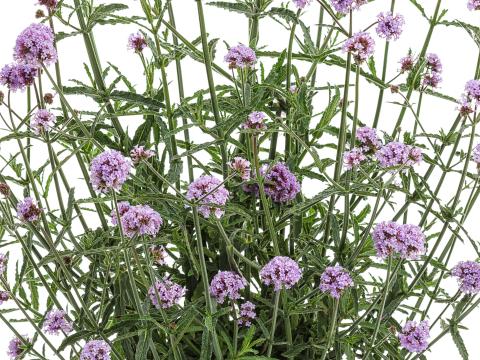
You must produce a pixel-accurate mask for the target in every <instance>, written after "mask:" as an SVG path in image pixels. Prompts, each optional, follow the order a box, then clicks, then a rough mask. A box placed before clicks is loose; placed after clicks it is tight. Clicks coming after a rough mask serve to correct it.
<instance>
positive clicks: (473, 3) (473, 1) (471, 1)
mask: <svg viewBox="0 0 480 360" xmlns="http://www.w3.org/2000/svg"><path fill="white" fill-rule="evenodd" d="M467 7H468V10H470V11H473V10H480V0H468V3H467Z"/></svg>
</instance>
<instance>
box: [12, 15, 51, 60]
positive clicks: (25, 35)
mask: <svg viewBox="0 0 480 360" xmlns="http://www.w3.org/2000/svg"><path fill="white" fill-rule="evenodd" d="M54 43H55V38H54V35H53V31H52V29H50V27H48V26H46V25H44V24H32V25H30V26H29V27H27V28H26V29H25V30H23V31H22V32H21V33H20V35H19V36H18V37H17V41H16V44H15V50H14V58H15V60H17V61H18V62H21V63H24V64H32V65H36V66H40V65H42V64H44V65H50V64H53V63H55V62H57V50H56V49H55V46H54Z"/></svg>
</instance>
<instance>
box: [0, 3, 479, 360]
mask: <svg viewBox="0 0 480 360" xmlns="http://www.w3.org/2000/svg"><path fill="white" fill-rule="evenodd" d="M105 2H108V1H105ZM118 2H122V1H118ZM419 2H421V3H422V4H423V6H424V7H425V8H426V11H427V14H429V15H431V14H432V13H433V6H434V5H435V3H436V2H435V1H433V0H426V1H419ZM34 3H35V1H34V0H16V1H9V2H8V6H6V5H5V4H4V6H3V8H2V11H0V29H1V33H2V41H1V42H0V65H3V64H6V63H9V62H11V61H12V60H11V54H12V48H13V46H14V42H15V38H16V36H17V34H18V33H19V32H20V31H21V30H23V29H24V28H25V27H26V26H28V25H29V24H30V23H32V22H35V21H36V20H35V18H34V14H35V10H36V9H37V7H35V6H34ZM123 3H126V4H129V5H131V6H132V8H134V9H135V11H136V12H138V6H139V5H138V2H135V1H127V0H124V1H123ZM274 3H275V4H276V5H277V6H279V5H280V3H281V1H279V0H278V1H277V0H275V1H274ZM173 4H174V7H175V12H176V16H177V18H176V21H177V27H178V29H179V31H180V32H181V33H182V34H183V35H184V36H185V37H187V38H188V39H190V40H192V39H194V38H196V37H197V36H198V35H199V28H198V21H197V17H196V5H195V2H194V1H192V0H190V1H189V0H174V1H173ZM389 6H390V1H388V0H377V1H375V2H374V3H373V4H369V5H368V6H365V7H364V8H362V10H361V11H360V12H356V13H355V21H354V29H355V30H360V29H362V28H364V27H366V26H368V25H369V24H371V23H372V22H373V21H374V19H375V15H376V14H377V13H378V12H380V11H386V10H388V8H389ZM443 8H448V13H447V16H446V18H447V19H449V20H453V19H457V18H458V19H462V20H463V21H465V22H469V23H472V24H478V22H479V19H480V12H477V13H472V12H469V11H468V10H467V8H466V0H444V1H443ZM397 9H398V11H399V12H400V13H402V14H404V15H405V18H406V27H405V31H404V34H403V35H402V37H401V38H400V40H399V41H397V42H393V43H392V45H391V47H390V49H391V50H390V59H391V60H390V62H389V64H390V67H389V73H388V74H389V75H387V78H391V77H393V76H394V75H395V73H396V70H397V68H398V66H397V61H398V59H400V58H401V57H402V56H404V55H405V54H406V52H407V51H408V49H409V48H411V49H413V51H414V52H416V53H418V52H419V51H420V48H421V46H422V44H423V41H424V38H425V35H426V32H427V27H428V24H427V22H426V20H425V19H423V18H422V17H421V16H420V15H419V13H418V11H417V10H416V9H415V8H414V7H413V6H412V4H411V3H410V2H409V1H407V0H400V1H399V0H397ZM205 12H206V16H207V27H208V31H209V33H210V36H211V37H212V38H213V37H218V38H221V40H225V41H226V42H227V43H229V44H236V43H238V42H243V43H248V32H247V22H246V20H245V19H244V18H243V17H241V16H240V15H238V14H233V13H227V12H225V11H223V10H218V9H215V8H211V7H207V6H206V7H205ZM317 14H318V4H316V3H314V4H312V6H310V7H309V8H308V9H306V13H305V14H304V15H303V17H302V19H303V21H304V22H305V23H306V24H307V25H309V26H311V27H312V33H314V32H315V31H316V29H315V23H316V18H317ZM344 22H345V20H344ZM57 26H58V25H57ZM345 26H346V23H345ZM372 30H373V29H372ZM136 31H137V29H136V28H135V27H134V26H126V25H121V26H116V27H115V28H112V27H108V26H105V27H97V28H95V39H96V42H97V47H98V49H99V53H100V57H101V61H102V64H103V65H105V64H106V63H107V61H108V62H112V63H114V64H116V65H117V66H118V67H119V68H120V69H121V71H122V72H123V73H124V74H125V75H127V77H128V78H129V79H130V80H131V81H132V83H133V84H134V85H137V89H138V91H139V92H141V91H142V89H143V77H142V68H141V64H140V62H139V60H138V58H137V57H136V56H135V55H134V54H132V53H131V52H128V51H127V49H126V41H127V38H128V35H129V34H130V33H132V32H136ZM260 33H261V35H260V43H259V46H261V47H265V48H266V49H269V50H280V51H281V50H283V49H284V48H285V47H286V46H287V42H288V33H287V32H286V31H285V30H283V29H282V28H281V27H279V26H278V25H277V24H275V23H274V22H273V21H271V20H270V19H262V22H261V27H260ZM298 34H299V35H301V33H300V32H299V33H298ZM374 37H375V40H376V43H377V54H376V57H375V60H376V63H377V71H378V72H380V69H381V64H382V55H383V46H384V41H383V40H381V39H379V38H378V37H377V36H374ZM59 47H60V51H59V53H60V59H61V66H62V74H63V78H64V81H65V82H67V80H68V79H80V80H83V81H87V79H86V76H85V73H84V72H83V65H82V64H83V62H88V59H87V56H86V53H85V51H84V47H83V41H82V39H81V37H76V38H70V39H68V40H65V41H62V42H60V44H59ZM429 51H431V52H435V53H437V54H438V55H439V56H440V58H441V60H442V62H443V65H444V73H443V78H444V81H443V83H442V87H441V91H442V92H444V93H446V94H448V95H450V96H453V97H455V98H458V97H459V95H460V94H461V92H462V90H463V86H464V84H465V82H466V81H467V80H470V79H471V78H472V76H473V73H474V68H475V64H476V61H477V55H478V49H477V47H476V45H475V43H474V42H473V41H472V40H471V39H470V38H469V36H468V35H467V34H466V32H465V31H463V30H461V29H458V28H453V27H450V28H446V27H438V28H437V29H436V30H435V32H434V34H433V38H432V41H431V44H430V47H429ZM224 53H225V46H224V45H223V43H222V42H219V47H218V49H217V59H216V62H217V63H218V64H221V65H222V66H225V65H224V64H223V63H222V58H223V54H224ZM187 62H188V66H184V72H185V74H184V78H185V84H186V93H187V94H191V93H192V92H193V91H194V90H196V89H198V88H206V86H207V83H206V78H205V73H204V67H203V66H202V65H201V64H198V63H195V62H193V61H190V60H187ZM266 63H267V66H268V64H269V63H270V62H268V61H267V62H266ZM225 68H226V67H225ZM299 68H300V71H302V70H304V68H303V67H302V66H301V65H299ZM172 70H173V69H172ZM169 79H170V80H171V81H174V80H175V74H174V72H171V74H170V76H169ZM218 81H219V82H220V81H222V80H221V79H218ZM317 81H318V84H322V85H324V84H325V83H326V82H327V81H329V82H331V83H342V82H343V71H341V70H339V69H335V68H328V67H322V68H320V71H319V74H318V76H317ZM173 86H175V84H173ZM47 87H48V86H47ZM172 93H173V91H172ZM376 96H377V91H376V89H375V88H374V87H371V86H369V85H368V84H367V83H364V84H363V83H362V88H361V100H362V102H361V106H360V117H361V119H362V121H364V122H366V123H367V124H371V121H372V120H373V113H374V110H375V104H376ZM385 101H386V102H388V101H399V98H398V97H394V96H393V95H391V94H389V93H388V92H387V93H386V97H385ZM415 101H416V98H415V97H414V98H413V102H415ZM24 102H25V95H24V94H20V93H18V94H16V95H14V103H15V105H16V110H17V111H18V112H20V113H21V114H22V113H23V114H24V112H25V110H23V109H22V107H21V106H22V105H23V104H24ZM72 102H73V103H74V104H75V105H76V106H79V107H80V108H82V109H85V106H88V104H89V103H88V102H87V101H85V100H83V99H74V100H72ZM57 105H58V103H57ZM92 110H95V109H92ZM398 111H399V109H398V107H397V106H395V105H391V104H386V105H385V106H384V110H383V113H382V117H381V119H380V126H379V127H380V128H381V129H382V130H386V131H387V132H389V133H390V132H391V130H392V127H393V124H394V123H395V121H396V119H397V116H398ZM455 116H456V111H455V104H453V103H450V102H447V101H443V100H438V99H436V98H431V97H428V96H427V97H426V98H425V99H424V104H423V107H422V115H421V118H422V121H423V124H424V125H425V126H426V128H427V131H431V132H438V131H439V130H440V129H442V128H443V129H448V128H449V127H450V125H451V122H452V121H453V120H454V118H455ZM407 118H408V117H407ZM410 120H411V119H410ZM122 121H130V122H131V123H128V125H129V127H130V128H134V127H135V126H136V125H135V124H136V123H135V120H133V119H130V120H129V119H127V120H122ZM405 124H406V126H405V127H408V126H411V124H410V125H407V124H409V123H408V122H406V123H405ZM126 125H127V124H125V126H126ZM196 141H197V143H198V142H201V141H202V139H200V140H196ZM0 151H1V153H2V155H3V156H7V155H8V153H9V152H11V151H16V149H15V148H11V149H9V148H8V147H5V146H3V147H2V148H0ZM43 151H45V150H44V148H39V151H36V152H34V156H35V157H37V158H38V161H39V162H38V163H37V164H36V165H37V166H38V164H40V163H41V162H42V161H43V160H44V157H46V153H44V152H43ZM34 164H35V159H34ZM71 169H72V171H74V172H72V173H71V174H72V177H76V176H77V173H76V172H75V171H76V168H75V167H72V168H71ZM473 170H474V168H473V165H472V169H471V171H473ZM419 172H420V173H422V172H421V170H419ZM73 174H75V175H73ZM69 175H70V173H69ZM457 183H458V180H457V178H455V177H454V176H453V177H451V178H447V182H446V185H445V191H444V192H443V193H442V194H441V198H442V200H445V201H446V200H448V199H449V198H450V196H451V195H452V191H454V190H456V186H457ZM84 191H85V189H82V188H81V187H80V188H77V195H79V194H80V195H79V196H81V195H82V194H84ZM303 191H304V193H305V194H307V195H309V196H310V195H313V194H315V193H316V192H318V189H315V188H313V186H310V187H309V184H308V183H306V184H304V185H303ZM85 196H86V195H85ZM400 205H401V204H400ZM479 214H480V213H479V211H478V210H475V209H474V211H473V212H472V215H471V216H470V218H469V221H467V223H466V228H467V229H469V231H470V235H471V236H472V237H473V238H474V239H478V235H479V230H478V224H477V223H475V221H476V219H477V218H478V216H479ZM10 250H11V251H12V249H10ZM474 258H475V254H474V252H473V251H472V250H471V248H469V247H468V246H467V245H465V246H463V245H459V247H458V249H457V251H456V252H455V254H454V258H453V259H452V261H451V264H454V263H456V262H457V261H458V260H460V259H462V260H463V259H465V260H474ZM444 284H447V285H448V286H449V290H450V293H451V294H453V293H455V291H456V284H455V282H453V281H452V280H446V281H445V282H444ZM399 320H402V319H401V318H399ZM465 325H466V326H468V328H469V330H468V331H462V334H463V335H464V339H465V341H466V345H467V348H468V349H469V351H470V355H471V358H472V359H477V358H478V357H479V354H480V342H479V341H478V334H479V330H480V312H479V311H476V312H474V313H473V314H472V315H471V316H470V317H469V318H468V320H467V321H466V323H465ZM0 329H1V330H0V333H1V335H2V336H0V354H1V353H3V351H4V350H3V349H6V347H7V342H8V341H9V339H10V337H11V334H10V333H9V331H8V330H6V328H5V327H4V326H1V327H0ZM24 329H25V332H28V333H30V334H31V333H32V330H30V329H29V328H28V327H25V328H24ZM427 357H428V358H429V359H459V358H460V356H459V355H458V352H457V350H456V349H455V346H454V344H453V343H452V342H451V340H450V339H449V337H448V336H446V337H445V338H444V339H443V340H442V341H441V342H440V343H438V344H437V345H435V347H434V348H433V351H432V352H431V353H429V354H427ZM0 358H3V355H2V356H0Z"/></svg>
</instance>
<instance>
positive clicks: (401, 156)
mask: <svg viewBox="0 0 480 360" xmlns="http://www.w3.org/2000/svg"><path fill="white" fill-rule="evenodd" d="M375 155H376V157H377V160H378V161H379V163H380V166H381V167H384V168H387V167H392V166H412V165H415V164H419V163H420V162H421V161H422V158H423V157H422V151H421V150H420V148H418V147H415V146H411V145H406V144H404V143H401V142H396V141H392V142H389V143H388V144H386V145H385V146H383V147H382V148H380V150H378V151H377V152H376V154H375Z"/></svg>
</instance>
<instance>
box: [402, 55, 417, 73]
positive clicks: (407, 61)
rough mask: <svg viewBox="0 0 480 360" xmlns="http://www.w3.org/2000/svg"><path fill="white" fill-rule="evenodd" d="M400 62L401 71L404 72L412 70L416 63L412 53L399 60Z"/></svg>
mask: <svg viewBox="0 0 480 360" xmlns="http://www.w3.org/2000/svg"><path fill="white" fill-rule="evenodd" d="M399 63H400V72H401V73H402V74H403V73H405V72H408V71H411V70H412V69H413V66H414V65H415V59H414V58H413V56H412V54H408V55H407V56H405V57H403V58H401V59H400V61H399Z"/></svg>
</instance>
